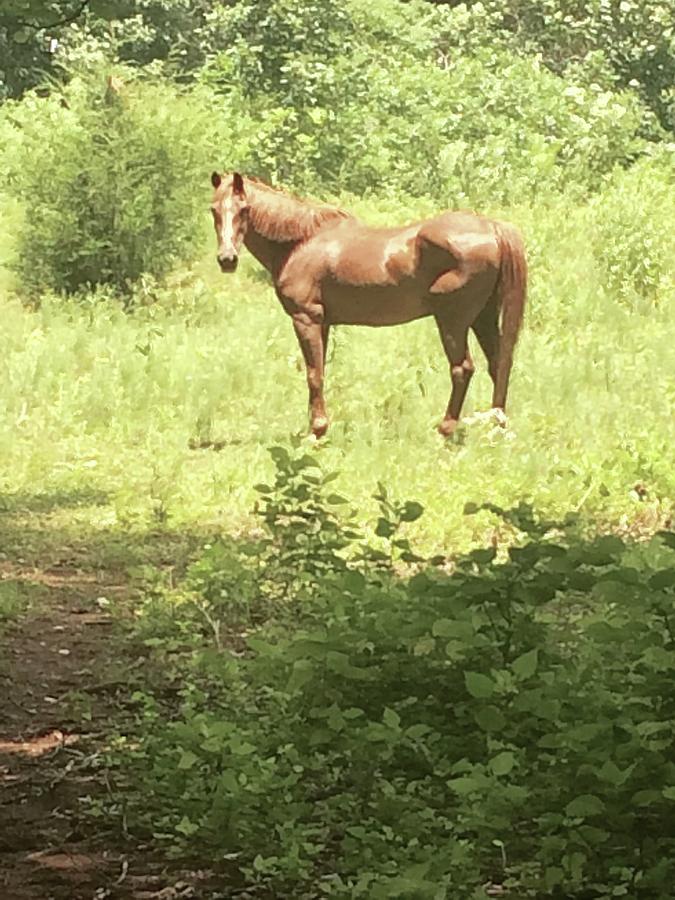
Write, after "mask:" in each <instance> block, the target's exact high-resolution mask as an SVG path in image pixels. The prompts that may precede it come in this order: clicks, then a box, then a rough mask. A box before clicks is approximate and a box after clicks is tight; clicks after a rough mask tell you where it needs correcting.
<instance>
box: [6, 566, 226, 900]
mask: <svg viewBox="0 0 675 900" xmlns="http://www.w3.org/2000/svg"><path fill="white" fill-rule="evenodd" d="M0 578H11V579H12V580H17V581H21V580H23V581H27V582H29V583H30V584H32V585H38V586H39V590H40V594H41V597H40V599H39V601H38V602H37V603H36V604H34V607H33V608H32V609H31V610H29V611H28V612H27V613H25V614H24V615H22V616H21V617H20V618H19V619H18V620H17V621H16V622H15V623H14V624H12V625H10V626H8V627H5V629H4V630H3V631H2V632H0V897H1V898H2V900H108V898H110V900H118V898H134V900H150V898H154V900H178V898H187V897H206V896H214V895H213V894H212V892H211V891H210V890H207V889H206V886H205V882H204V879H205V876H203V875H202V873H197V872H178V871H176V870H173V871H170V870H169V869H167V867H166V866H165V865H164V864H163V863H162V862H161V861H157V855H156V854H154V853H153V851H152V848H149V847H145V848H144V847H133V846H123V842H122V841H121V839H120V838H119V836H117V837H111V836H110V835H106V834H105V832H101V833H99V834H95V833H93V829H92V824H91V819H88V820H87V819H85V818H84V816H83V814H82V799H83V798H85V797H98V796H103V795H104V794H105V792H106V791H107V790H108V779H107V773H106V771H105V765H104V758H103V755H102V753H103V751H104V749H105V746H106V741H107V739H108V737H109V735H110V733H111V731H113V730H114V728H116V727H119V722H120V721H123V718H124V703H125V700H126V698H127V697H128V696H129V693H130V689H129V687H128V685H129V681H130V679H129V669H130V663H131V661H130V660H121V659H119V658H117V657H116V654H115V652H111V650H113V651H114V646H112V645H114V643H115V638H114V635H115V625H114V623H113V620H112V618H111V616H110V615H109V613H108V612H107V601H109V600H110V599H111V598H112V599H113V600H117V601H118V602H119V600H120V599H123V597H124V594H125V591H126V587H125V585H123V584H115V583H110V582H101V581H97V580H96V578H94V577H93V576H86V575H83V574H82V573H80V572H77V571H70V572H69V571H63V570H61V571H52V572H48V573H43V572H42V573H37V572H25V571H20V570H16V569H10V568H9V567H5V569H4V570H0Z"/></svg>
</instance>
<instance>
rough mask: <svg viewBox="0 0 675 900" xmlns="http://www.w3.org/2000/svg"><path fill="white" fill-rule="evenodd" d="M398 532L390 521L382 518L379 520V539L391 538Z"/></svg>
mask: <svg viewBox="0 0 675 900" xmlns="http://www.w3.org/2000/svg"><path fill="white" fill-rule="evenodd" d="M395 531H396V527H395V526H394V525H392V523H391V522H390V521H389V520H388V519H383V518H382V517H380V518H379V519H378V520H377V527H376V528H375V534H376V535H377V536H378V537H383V538H389V537H391V536H392V534H394V532H395Z"/></svg>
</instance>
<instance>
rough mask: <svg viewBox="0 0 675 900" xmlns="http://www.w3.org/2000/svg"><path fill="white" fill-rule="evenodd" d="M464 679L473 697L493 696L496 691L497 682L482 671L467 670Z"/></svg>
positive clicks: (479, 698)
mask: <svg viewBox="0 0 675 900" xmlns="http://www.w3.org/2000/svg"><path fill="white" fill-rule="evenodd" d="M464 681H465V683H466V689H467V691H468V692H469V693H470V694H471V696H472V697H476V699H478V700H481V699H484V698H485V697H491V696H492V694H493V693H494V689H495V683H494V681H493V680H492V679H491V678H489V677H488V676H487V675H482V674H481V673H480V672H465V673H464Z"/></svg>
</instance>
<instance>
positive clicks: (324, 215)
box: [245, 177, 353, 241]
mask: <svg viewBox="0 0 675 900" xmlns="http://www.w3.org/2000/svg"><path fill="white" fill-rule="evenodd" d="M245 185H246V194H247V196H248V200H249V216H250V218H251V224H252V225H253V227H254V228H255V230H256V231H257V232H258V233H259V234H261V235H262V236H263V237H266V238H269V240H272V241H302V240H306V239H307V238H310V237H312V235H313V234H315V233H316V232H317V231H318V230H319V228H321V227H322V226H323V225H325V224H326V223H327V222H332V221H336V220H338V219H351V218H353V217H352V216H351V215H350V213H347V212H345V211H344V210H342V209H339V208H338V207H337V206H329V205H328V204H325V203H314V202H313V201H311V200H301V199H300V198H299V197H294V196H293V195H292V194H287V193H286V192H285V191H282V190H280V189H279V188H274V187H271V186H270V185H269V184H265V182H264V181H259V180H258V179H257V178H249V177H246V179H245Z"/></svg>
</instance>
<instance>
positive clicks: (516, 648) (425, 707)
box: [114, 448, 675, 898]
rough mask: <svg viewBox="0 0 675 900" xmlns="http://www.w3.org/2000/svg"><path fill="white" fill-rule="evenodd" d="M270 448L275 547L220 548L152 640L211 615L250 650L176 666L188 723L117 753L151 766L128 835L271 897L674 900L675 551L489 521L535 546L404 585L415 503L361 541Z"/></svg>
mask: <svg viewBox="0 0 675 900" xmlns="http://www.w3.org/2000/svg"><path fill="white" fill-rule="evenodd" d="M273 455H274V457H275V460H276V465H277V478H276V481H275V484H274V485H271V486H268V485H261V486H259V488H258V489H259V491H260V493H261V495H262V497H263V498H264V511H261V514H262V518H263V521H264V523H265V528H266V533H267V537H266V538H265V539H264V540H263V542H262V544H260V545H256V544H255V543H254V544H249V545H248V546H245V547H243V548H241V549H239V550H237V549H236V547H233V546H232V545H227V544H220V545H215V546H212V547H210V548H208V549H207V551H206V552H205V554H204V556H203V557H202V558H201V560H199V561H198V562H197V563H195V564H194V565H193V567H192V569H191V570H190V571H189V573H188V580H187V582H186V586H185V588H184V590H183V593H182V598H183V599H182V601H181V599H180V598H181V595H180V594H179V595H178V596H177V597H176V598H175V599H174V601H173V608H174V613H173V616H174V619H173V622H174V625H173V636H174V641H173V642H172V641H171V640H169V638H170V637H171V632H169V633H166V632H165V633H164V636H163V640H162V641H161V642H159V646H161V647H165V648H170V647H172V646H173V647H174V651H175V649H176V648H177V647H181V645H182V646H183V648H185V641H186V640H187V641H188V643H190V642H194V633H195V628H197V629H198V628H199V618H201V617H203V616H204V611H205V609H206V610H207V612H208V615H207V616H206V620H207V621H209V622H210V623H213V622H216V621H222V622H223V623H229V632H225V630H223V633H222V634H221V635H220V636H221V638H223V639H225V640H226V642H227V643H229V644H230V646H233V643H235V642H239V644H240V646H239V649H238V650H237V651H236V652H234V653H232V652H221V653H219V654H217V655H216V656H214V655H213V654H212V653H211V652H210V651H209V650H208V649H206V650H201V651H198V652H196V653H195V655H194V657H193V661H192V664H191V665H190V664H189V663H184V664H183V667H182V668H179V671H180V676H179V678H180V681H181V682H183V683H184V687H183V689H182V691H181V694H182V701H181V708H180V715H179V716H178V717H177V718H176V719H175V721H172V722H171V723H167V722H166V721H165V719H164V717H163V715H162V712H161V699H160V705H159V706H158V705H157V703H156V701H154V700H153V699H152V698H151V697H149V696H147V697H145V698H144V697H141V696H139V697H138V698H137V699H138V700H139V701H141V700H142V701H143V710H144V712H143V717H142V720H141V721H142V722H143V725H142V733H143V740H142V743H141V746H140V748H138V749H137V750H131V756H130V757H129V755H128V754H129V752H130V751H129V749H128V748H126V747H124V748H122V752H121V753H120V755H119V756H118V757H116V758H115V760H114V761H115V762H116V764H117V765H121V766H122V767H123V773H124V774H123V775H122V778H123V779H126V778H128V777H132V778H133V779H136V778H137V775H138V772H139V771H140V772H142V773H143V778H144V780H143V782H142V784H140V785H138V784H136V782H135V781H134V790H135V791H137V793H134V794H133V795H132V800H131V803H129V798H128V797H127V805H126V807H125V814H126V816H127V817H128V821H129V822H131V823H133V827H135V828H139V829H141V833H142V832H143V831H144V830H149V831H151V832H153V833H154V834H155V835H156V836H161V838H162V839H163V840H166V841H169V842H170V843H171V844H173V845H174V846H175V845H176V844H177V843H178V844H179V845H180V844H181V843H183V842H185V843H186V844H187V845H189V844H191V843H195V844H198V845H199V846H201V847H204V846H208V847H209V848H211V849H210V852H211V853H212V854H213V856H214V857H217V856H218V855H221V858H222V855H224V856H225V858H226V859H228V860H230V861H232V860H236V868H239V869H240V870H241V871H242V872H243V873H244V874H245V876H246V878H247V879H248V880H249V881H250V882H251V883H258V884H260V885H265V884H272V885H274V889H273V893H274V895H275V896H288V897H291V896H293V897H298V896H303V897H319V896H339V897H369V898H371V897H383V898H384V897H419V898H422V897H430V898H432V897H433V898H440V897H449V898H450V897H458V896H461V897H467V898H468V897H475V898H479V897H487V896H488V894H487V893H486V889H487V888H488V887H489V886H490V885H493V886H494V885H498V886H501V887H502V888H503V889H506V890H507V891H508V893H509V894H511V893H512V894H513V896H517V897H521V898H524V897H536V898H541V897H562V896H564V897H567V898H572V897H580V898H581V897H585V898H590V897H593V898H608V897H616V896H631V897H635V898H638V897H645V898H647V897H649V898H652V897H664V898H665V897H666V896H667V894H666V893H664V889H663V886H664V885H667V884H669V883H670V881H671V879H672V875H673V866H674V865H675V864H674V863H673V859H674V858H675V854H674V850H675V831H673V827H672V803H673V801H674V800H675V767H674V766H673V762H672V760H671V759H670V754H669V751H670V748H671V746H672V736H671V733H672V729H673V727H674V726H675V706H674V704H673V693H672V690H671V679H672V672H673V669H674V668H675V644H674V643H673V640H674V638H673V628H674V627H675V624H674V623H673V620H672V617H673V603H674V601H675V594H674V593H673V592H674V590H675V534H673V533H666V532H664V533H663V534H662V535H661V537H660V538H656V539H654V540H653V541H652V542H651V543H650V544H648V545H644V546H631V545H629V544H626V543H624V541H622V540H621V539H619V538H617V537H600V538H596V539H582V538H581V536H580V535H579V534H578V533H575V529H574V528H573V527H572V526H571V523H569V522H568V523H567V524H566V523H554V522H546V521H541V520H540V519H539V518H538V517H537V516H536V515H535V514H534V513H533V511H532V510H531V508H529V507H528V506H527V505H525V504H522V505H521V506H520V507H518V508H515V509H512V510H506V511H505V510H499V509H498V508H495V511H496V512H497V513H499V514H500V515H502V516H503V517H505V519H506V520H508V521H510V522H511V524H513V525H515V527H517V528H518V529H519V531H520V533H521V535H522V543H521V545H520V546H518V547H513V548H512V549H511V550H510V551H509V553H508V556H506V557H505V556H503V555H500V556H498V555H497V551H496V550H495V549H494V548H486V549H478V550H475V551H473V552H472V553H470V554H468V555H467V556H464V557H460V558H458V559H456V560H455V562H454V571H453V572H452V574H448V572H447V571H445V570H444V569H443V568H438V565H439V564H442V562H443V560H440V559H439V560H435V561H434V563H435V565H433V564H431V563H430V562H429V561H420V565H419V570H418V572H417V574H415V575H414V576H412V577H410V578H408V579H403V580H402V579H400V578H397V577H396V576H395V574H394V570H393V568H392V559H393V558H395V554H396V552H397V551H396V548H397V547H398V548H400V547H401V546H403V547H404V550H403V552H404V554H405V553H407V554H408V555H409V545H408V542H407V541H406V540H405V538H404V536H403V535H402V529H404V528H405V527H406V522H411V521H414V520H415V519H416V518H417V517H419V515H420V514H421V512H422V508H421V506H419V504H414V503H407V504H396V503H393V502H392V500H391V499H390V498H389V497H388V496H387V494H386V491H381V492H380V496H379V498H378V499H379V502H380V505H381V516H380V518H379V520H378V524H377V528H376V531H375V535H376V536H373V538H371V539H370V541H369V542H367V543H366V544H364V539H363V536H362V535H360V534H359V533H358V530H355V527H354V522H353V520H350V519H349V517H347V518H346V519H345V520H344V524H343V525H342V526H341V525H340V522H341V519H340V517H337V518H336V515H335V512H334V511H335V510H336V509H343V510H344V509H345V507H344V504H345V500H344V498H342V497H340V496H337V495H334V494H332V493H331V488H330V487H329V486H328V482H329V481H330V480H331V479H330V477H329V476H328V477H327V476H324V475H322V473H321V472H320V470H318V468H317V463H316V461H315V459H314V458H313V457H312V456H307V455H301V454H300V453H295V454H290V455H289V453H288V451H286V450H285V449H284V448H276V449H275V450H274V451H273ZM477 511H478V508H477V507H473V508H468V509H467V510H466V512H467V513H468V514H470V513H471V512H477ZM318 523H323V524H324V525H325V526H326V527H321V528H319V527H318ZM314 525H316V526H317V527H316V528H315V527H314ZM301 538H304V543H305V553H304V554H298V552H297V551H298V542H299V540H300V539H301ZM235 559H236V560H237V564H236V565H233V560H235ZM242 571H243V572H245V573H246V577H245V578H242V575H241V573H242ZM289 572H292V573H293V576H294V577H293V580H292V581H289V579H288V573H289ZM241 585H243V586H245V590H244V591H243V592H242V590H236V587H237V586H241ZM246 586H247V587H246ZM279 591H281V593H279ZM244 594H248V596H249V598H254V597H255V598H258V605H257V606H254V607H251V606H249V607H248V608H246V609H245V610H244V609H243V608H242V605H241V600H242V598H243V596H244ZM265 597H267V598H268V600H267V603H268V605H267V607H266V608H265V607H261V606H260V603H261V598H265ZM272 598H274V602H272ZM176 602H177V603H178V605H177V606H176V605H175V604H176ZM153 603H155V604H156V599H155V601H153ZM192 609H195V610H198V611H199V618H198V619H196V620H195V619H194V618H193V615H192V613H191V610H192ZM155 612H156V608H155ZM261 618H262V620H263V621H264V620H265V619H267V624H266V625H265V626H264V627H263V628H261V627H260V624H258V627H257V628H256V629H255V630H254V631H253V634H251V633H250V629H251V627H252V626H253V625H254V623H255V622H256V621H257V622H258V623H260V621H261ZM142 621H143V620H142ZM144 621H145V622H146V623H147V624H146V625H145V626H144V628H145V629H147V628H148V627H150V628H151V629H152V627H153V625H152V623H153V621H156V620H155V619H154V618H152V617H151V618H147V617H146V618H145V620H144ZM291 621H293V625H292V627H290V628H289V624H290V622H291ZM176 629H178V630H176ZM142 633H143V632H142ZM190 634H192V635H193V637H192V641H190V638H189V637H188V636H189V635H190ZM237 634H239V635H242V636H243V635H247V636H246V637H239V638H237V637H236V635H237ZM180 635H182V638H181V637H180ZM175 637H178V638H179V640H178V642H176V641H175ZM145 639H146V641H147V642H148V643H149V644H150V645H157V644H158V642H157V640H156V639H155V637H154V635H153V634H152V631H151V633H150V636H148V634H147V631H146V632H145ZM242 643H243V644H244V646H245V647H246V652H245V653H242V652H241V644H242ZM197 646H199V645H197ZM168 658H169V659H171V658H172V657H171V656H169V657H168ZM181 658H185V657H184V655H183V654H181V655H179V656H175V655H174V656H173V659H174V665H176V664H177V663H176V660H179V659H181ZM188 659H189V656H188ZM179 665H180V664H179ZM149 798H152V800H149Z"/></svg>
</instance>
